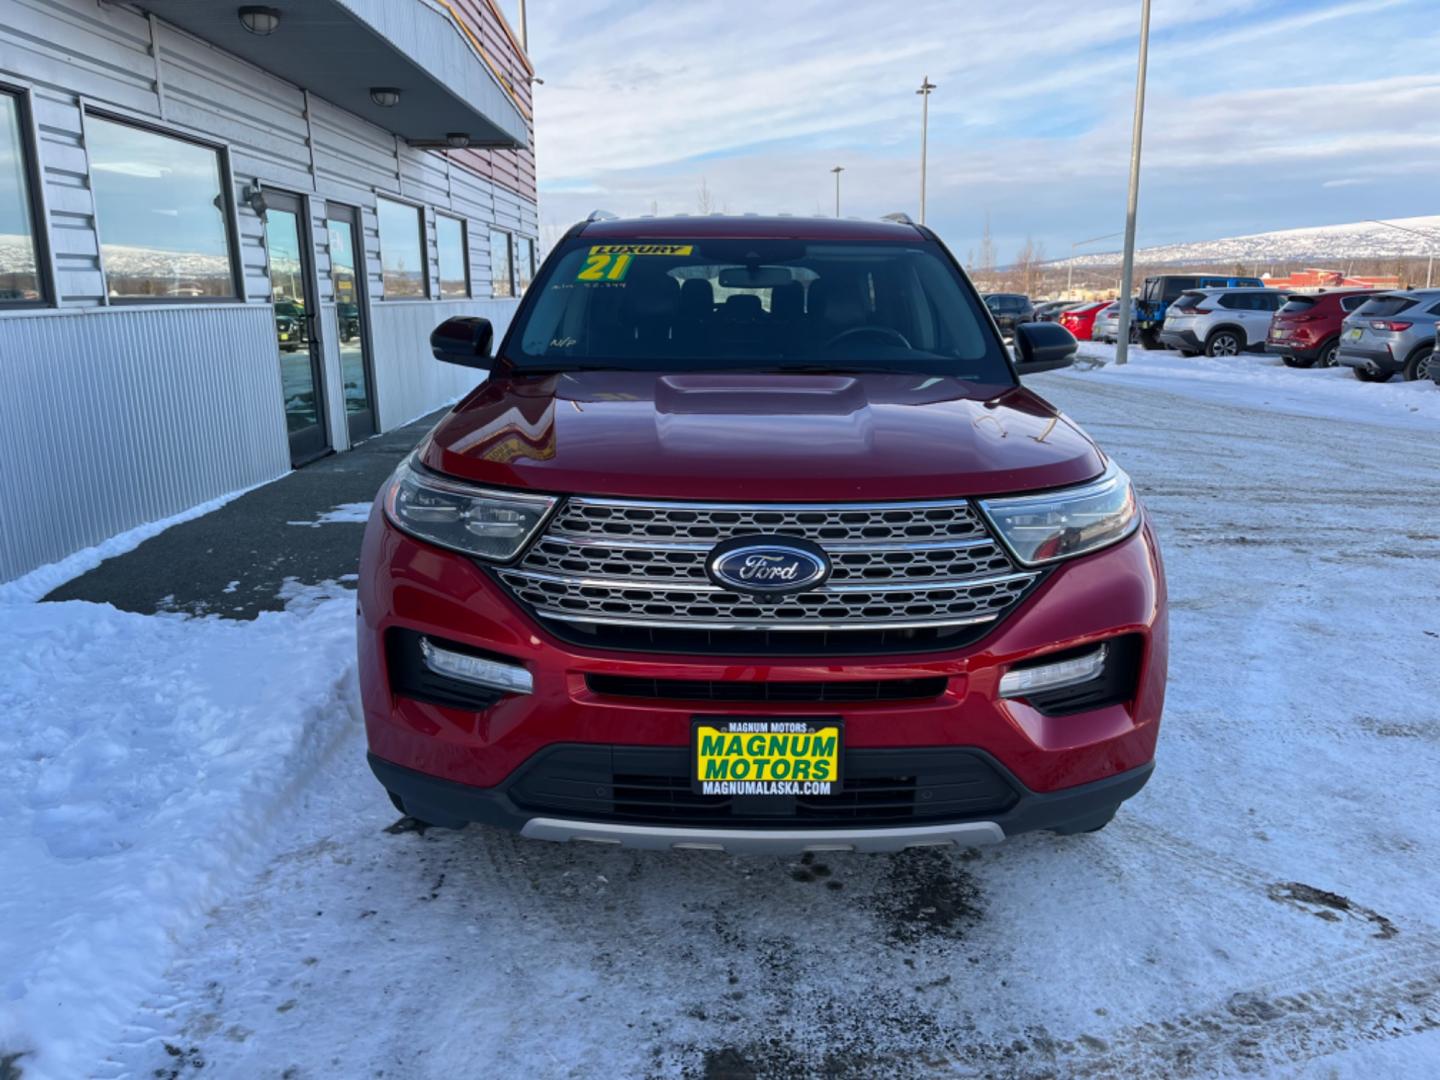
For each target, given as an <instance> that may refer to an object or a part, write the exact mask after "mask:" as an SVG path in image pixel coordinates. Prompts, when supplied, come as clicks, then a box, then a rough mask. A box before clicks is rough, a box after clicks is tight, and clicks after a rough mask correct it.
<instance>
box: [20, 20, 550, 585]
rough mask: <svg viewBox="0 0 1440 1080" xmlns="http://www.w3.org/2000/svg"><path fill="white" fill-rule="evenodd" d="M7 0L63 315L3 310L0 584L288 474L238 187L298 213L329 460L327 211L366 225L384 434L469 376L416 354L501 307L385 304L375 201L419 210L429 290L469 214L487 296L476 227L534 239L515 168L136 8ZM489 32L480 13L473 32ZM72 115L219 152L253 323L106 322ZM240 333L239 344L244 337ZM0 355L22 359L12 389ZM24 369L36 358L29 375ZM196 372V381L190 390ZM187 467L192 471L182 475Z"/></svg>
mask: <svg viewBox="0 0 1440 1080" xmlns="http://www.w3.org/2000/svg"><path fill="white" fill-rule="evenodd" d="M0 4H3V5H4V7H3V10H4V14H3V16H0V75H3V76H4V77H5V78H6V79H7V80H9V81H15V80H18V81H19V82H20V83H21V84H22V85H24V86H28V87H29V88H30V90H31V94H32V99H33V102H34V110H35V118H36V125H37V127H38V129H39V142H40V145H39V147H38V151H39V166H40V169H41V172H42V175H43V178H44V185H45V191H44V195H45V205H46V209H47V213H48V217H49V235H50V241H51V246H52V248H53V250H54V261H55V268H56V285H57V291H58V294H59V304H60V307H61V308H62V309H63V310H62V312H51V313H48V314H44V315H27V314H23V313H18V312H16V313H0V379H3V380H5V392H4V393H3V394H0V418H4V419H5V431H4V432H0V450H3V453H4V457H3V460H4V462H5V463H6V466H7V470H8V472H9V476H10V477H11V479H10V480H9V481H8V482H7V483H5V485H4V487H5V488H6V489H7V490H6V491H5V492H0V496H3V497H0V580H3V579H6V578H9V577H12V576H14V575H15V574H18V573H22V572H24V571H26V570H28V569H31V568H33V567H34V566H36V565H40V564H41V563H44V562H48V561H52V560H53V559H56V558H59V557H61V556H63V555H64V554H67V553H68V552H70V551H73V550H75V549H76V548H77V547H80V546H84V545H86V544H90V543H94V542H96V541H97V540H99V539H102V538H103V537H105V536H108V535H111V534H113V533H114V532H117V531H120V530H123V529H126V528H131V527H133V526H135V525H137V524H140V523H142V522H145V521H148V520H153V519H155V518H156V517H161V516H165V515H167V514H171V513H175V512H176V511H178V510H180V509H183V508H184V507H186V506H189V505H193V504H194V503H196V502H200V501H203V500H205V499H209V498H213V497H215V496H217V495H221V494H223V493H225V492H227V491H231V490H234V489H235V488H237V487H241V486H244V485H246V484H249V483H253V482H255V481H256V480H258V479H264V478H266V477H269V476H273V475H275V474H276V473H277V472H278V471H283V469H284V468H286V467H287V464H288V450H287V448H286V444H285V435H284V424H283V414H282V413H281V403H280V384H279V374H278V359H277V357H276V351H275V342H274V338H273V321H272V318H271V313H270V309H269V300H270V282H269V277H268V269H267V259H266V252H265V238H264V224H263V222H261V220H260V219H259V217H257V216H256V215H255V214H254V212H253V211H252V210H251V209H250V208H249V206H248V205H246V204H245V203H244V202H243V201H242V200H241V198H240V196H241V193H242V191H243V190H244V188H245V187H246V186H247V185H248V184H250V183H251V182H254V181H258V182H259V183H260V184H262V185H263V186H269V187H272V188H276V189H279V190H284V191H292V192H295V193H297V194H301V195H308V196H309V197H310V210H311V220H312V225H313V230H312V236H313V238H314V245H315V250H314V255H315V269H316V272H317V279H318V285H319V290H320V291H319V298H320V301H321V305H322V308H321V310H322V314H323V316H324V323H323V327H324V329H323V335H324V342H325V347H324V354H325V370H326V374H327V386H326V392H327V400H328V401H329V402H330V403H331V428H332V437H333V440H334V445H335V446H336V447H337V448H344V447H345V446H346V445H347V440H346V437H345V431H344V414H343V411H342V409H341V405H342V403H341V398H340V381H339V361H338V350H337V347H336V343H337V335H336V333H335V312H334V308H333V301H334V295H333V288H332V285H331V281H330V257H329V237H328V234H327V232H326V229H325V202H326V201H327V200H330V201H334V202H337V203H344V204H347V205H350V206H354V207H358V208H359V209H360V223H361V234H362V237H361V246H362V248H363V257H364V266H365V274H366V278H367V282H368V293H369V297H370V301H371V303H370V311H371V323H372V332H373V339H374V346H375V356H374V365H375V382H376V386H375V388H374V392H375V397H376V401H377V404H378V409H379V414H380V415H379V423H380V426H381V429H382V430H384V429H386V428H389V427H392V426H394V425H395V424H397V423H400V422H403V421H405V420H408V419H410V418H411V417H413V416H416V415H419V414H421V413H424V412H427V411H429V410H430V409H433V408H435V407H436V406H438V405H439V404H440V403H441V402H443V401H446V400H449V399H450V398H453V397H455V396H457V395H458V394H459V393H461V392H462V391H463V390H464V389H466V388H468V387H469V386H470V385H473V383H474V382H475V381H476V380H475V376H474V375H473V374H472V373H470V372H467V371H465V370H464V369H459V368H454V369H447V368H446V367H445V366H444V365H441V364H438V363H437V362H436V361H435V360H434V359H433V358H432V357H431V356H430V354H429V349H428V338H429V333H430V331H431V329H433V328H434V326H435V325H436V324H437V323H438V322H440V321H441V320H442V319H443V318H445V317H446V316H447V315H449V314H457V313H466V314H473V313H476V312H477V311H478V312H481V313H486V314H489V315H490V316H491V318H493V319H495V321H496V322H497V324H501V325H503V324H505V323H508V320H509V317H510V312H511V310H512V309H513V307H514V304H513V302H509V301H501V302H498V303H497V302H492V301H489V300H488V299H487V300H475V301H463V302H453V303H444V304H441V303H435V302H432V303H417V302H401V303H393V304H389V305H387V304H386V303H385V302H384V300H383V296H382V290H381V275H380V244H379V234H378V230H377V225H376V219H375V213H374V207H375V199H376V195H377V192H378V193H386V194H395V195H399V196H402V197H405V198H409V199H412V200H416V201H421V202H424V203H426V204H427V210H426V220H427V223H428V224H429V228H428V230H427V246H428V248H429V256H430V264H431V265H430V273H431V280H432V289H434V288H435V287H436V282H437V281H438V272H439V268H438V263H437V259H436V251H435V238H434V228H433V226H434V209H436V208H438V209H442V210H447V211H450V212H452V213H456V214H459V215H462V216H464V217H465V219H466V222H467V230H468V234H469V240H470V261H471V284H472V289H473V291H474V292H475V294H476V295H477V296H480V297H487V296H488V294H489V292H490V247H489V239H488V230H489V227H490V225H491V224H492V223H498V225H499V227H502V228H504V229H506V230H507V231H510V232H514V233H519V234H522V235H528V236H535V235H537V234H538V231H539V229H538V217H537V213H536V207H535V201H534V180H533V171H532V172H531V173H530V174H529V175H530V179H529V180H525V179H524V178H523V174H524V170H521V169H513V170H510V171H509V172H505V171H504V170H502V172H503V173H504V175H501V176H500V177H499V180H498V182H491V181H490V180H487V179H485V178H484V177H483V176H482V175H479V174H478V173H477V172H476V171H474V170H473V169H467V168H464V167H461V166H460V164H459V160H458V159H459V156H463V155H461V154H460V152H455V151H451V152H448V154H447V153H446V152H439V151H432V150H419V149H415V148H412V147H409V146H407V145H405V144H404V143H403V142H401V141H399V140H397V139H396V138H395V137H394V136H393V135H392V134H390V133H389V132H386V131H384V130H383V129H381V128H379V127H376V126H375V125H373V124H371V123H369V122H367V121H365V120H362V119H360V118H359V117H357V116H354V115H352V114H350V113H348V112H346V111H345V110H343V109H341V108H339V107H337V106H336V105H334V104H333V103H331V102H328V101H325V100H324V99H321V98H318V97H316V96H315V95H313V94H312V95H307V94H305V92H304V91H303V90H302V89H300V88H299V87H296V86H293V85H291V84H289V83H287V82H284V81H283V80H280V79H277V78H275V77H274V76H272V75H270V74H269V73H268V72H265V71H263V70H261V69H259V68H256V67H254V66H252V65H250V64H248V63H246V62H244V61H242V60H240V59H238V58H236V57H234V56H232V55H230V54H228V53H225V52H223V51H222V50H219V49H217V48H214V47H213V46H211V45H209V44H208V43H206V42H204V41H202V40H200V39H197V38H195V37H192V36H191V35H189V34H187V33H184V32H182V31H180V30H178V29H175V28H174V27H171V26H169V25H168V24H166V23H164V22H163V21H161V20H158V19H157V20H150V19H147V18H146V17H144V16H143V15H141V14H139V13H138V12H137V11H135V10H133V9H130V8H126V7H122V6H119V5H116V4H111V3H97V2H95V0H23V2H22V0H0ZM486 17H487V16H485V15H484V13H483V12H482V13H481V15H480V18H481V21H482V23H483V22H484V19H485V18H486ZM489 18H490V19H491V23H490V24H487V25H486V26H485V27H484V31H485V35H486V36H485V40H486V42H487V43H488V48H489V51H490V53H491V55H492V58H495V59H499V60H501V61H502V62H503V64H504V66H505V70H506V71H507V73H509V75H510V76H511V77H512V81H513V82H514V85H515V87H516V90H517V94H519V95H520V96H521V97H522V99H523V100H524V102H525V107H526V109H527V110H528V100H529V89H530V84H529V80H528V77H525V78H521V77H520V76H521V75H522V74H523V75H526V76H528V69H524V68H523V67H517V63H518V61H517V59H516V57H517V56H518V53H516V52H515V50H514V47H513V45H512V44H509V43H507V42H506V41H502V40H501V37H502V36H503V30H502V29H501V26H500V23H499V22H497V21H494V18H493V13H492V14H491V15H490V16H489ZM152 34H153V41H152ZM497 35H500V36H497ZM152 50H153V51H152ZM507 50H509V52H508V53H507ZM510 54H514V55H510ZM157 63H158V65H159V71H160V76H161V77H160V80H159V83H158V84H157V82H156V78H155V74H156V66H157ZM162 88H163V95H162V93H161V90H162ZM82 104H84V105H88V106H90V107H98V108H102V109H103V108H111V109H118V110H120V111H122V112H125V113H129V114H133V115H135V116H137V117H143V118H146V119H149V120H151V121H153V122H155V123H156V124H157V125H158V126H159V127H161V128H162V129H165V128H169V129H172V130H175V131H176V132H177V133H179V134H189V135H191V136H193V137H196V138H199V139H202V140H205V141H211V142H215V141H219V142H222V143H224V144H225V145H226V147H227V148H228V158H229V162H230V167H231V174H232V178H233V180H234V185H235V192H234V195H235V224H236V231H237V234H238V241H239V245H238V258H239V262H240V265H241V270H242V275H243V295H244V296H245V297H246V298H247V299H248V300H249V301H250V307H249V310H243V309H240V308H236V307H234V306H226V307H209V306H196V307H193V308H184V309H173V308H162V309H157V308H149V307H139V306H135V307H126V308H123V309H120V310H115V311H107V310H106V309H105V308H104V303H105V296H104V293H105V288H104V279H103V276H102V267H101V260H100V257H99V238H98V236H97V234H96V230H95V218H94V202H93V198H92V196H91V192H90V187H89V177H88V165H87V161H86V153H85V143H84V123H83V114H82ZM307 105H308V109H307ZM242 324H243V327H244V329H243V331H241V330H239V329H238V328H239V327H240V326H241V325H242ZM161 343H163V344H164V346H166V347H168V348H169V350H170V351H167V348H162V347H161ZM177 345H178V346H180V347H178V348H177V347H176V346H177ZM12 356H20V357H22V358H23V359H22V361H21V363H20V365H19V369H20V371H19V372H17V373H16V374H15V375H14V377H12V374H11V367H12V362H11V357H12ZM36 357H41V358H45V359H44V362H43V363H40V365H39V367H38V368H37V367H36V366H35V358H36ZM57 357H64V358H65V359H63V360H57ZM192 368H193V371H194V372H200V373H202V374H203V377H201V376H196V375H194V374H192V373H191V371H192ZM21 372H23V374H21ZM182 375H183V376H184V377H183V378H182V377H181V376H182ZM227 380H228V381H227ZM221 403H223V406H224V407H223V408H222V407H221ZM81 417H83V420H82V419H77V418H81ZM42 428H43V429H44V430H43V431H42V430H41V429H42ZM19 431H25V432H30V433H31V435H27V436H26V437H24V438H21V437H19V436H17V435H16V434H15V433H16V432H19ZM197 432H208V433H211V434H212V435H214V433H216V432H224V438H223V443H224V445H225V447H226V451H225V455H224V460H223V461H216V460H212V459H208V458H206V455H205V453H204V452H202V451H203V449H204V448H203V447H202V446H200V445H199V444H195V443H194V442H193V440H192V441H191V442H186V441H185V440H186V439H187V438H190V437H191V435H193V434H194V433H197ZM187 433H189V434H187ZM32 435H33V438H32ZM150 450H156V451H159V452H158V453H156V454H151V453H150V452H149V451H150ZM182 451H183V455H182ZM182 456H188V459H189V460H187V461H185V462H183V463H182V462H181V461H180V459H181V457H182ZM97 460H98V464H97ZM56 473H58V474H60V475H63V476H65V477H69V478H73V479H74V480H75V481H76V482H77V483H78V484H79V485H80V489H79V490H80V492H81V495H80V497H78V498H77V499H76V500H73V501H68V502H65V503H64V504H63V505H61V504H57V505H55V506H53V507H47V506H45V505H42V504H41V503H37V502H36V501H35V500H36V499H37V498H40V496H39V495H38V494H35V493H32V492H29V491H26V492H25V493H24V494H23V497H21V498H18V499H17V498H16V496H15V495H14V492H15V490H16V488H17V483H16V481H15V479H14V478H15V477H30V476H35V475H42V474H46V475H48V474H56ZM87 478H89V479H87ZM92 481H93V483H92ZM87 485H89V486H87ZM37 515H38V516H37ZM47 515H48V516H49V518H50V520H46V517H47ZM37 521H44V522H45V523H44V524H43V525H39V524H36V522H37Z"/></svg>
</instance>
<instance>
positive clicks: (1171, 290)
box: [1135, 274, 1265, 349]
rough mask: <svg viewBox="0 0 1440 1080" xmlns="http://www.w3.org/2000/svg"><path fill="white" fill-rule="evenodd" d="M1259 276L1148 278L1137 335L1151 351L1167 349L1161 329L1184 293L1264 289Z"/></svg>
mask: <svg viewBox="0 0 1440 1080" xmlns="http://www.w3.org/2000/svg"><path fill="white" fill-rule="evenodd" d="M1264 284H1265V283H1264V282H1263V281H1261V280H1260V279H1259V278H1257V277H1225V276H1224V275H1223V274H1221V275H1213V274H1165V275H1162V276H1160V277H1147V278H1146V279H1145V285H1144V287H1143V288H1142V289H1141V290H1140V300H1139V302H1138V303H1137V304H1136V305H1135V325H1136V327H1137V328H1138V329H1137V331H1136V333H1137V336H1138V337H1139V339H1140V344H1141V345H1143V346H1144V347H1145V348H1147V349H1163V348H1164V347H1165V346H1164V345H1162V344H1161V342H1160V327H1161V325H1162V324H1163V323H1164V322H1165V310H1166V309H1167V308H1168V307H1169V306H1170V304H1171V302H1172V301H1173V300H1175V298H1176V297H1178V296H1179V295H1180V294H1181V293H1183V292H1189V291H1190V290H1191V289H1238V288H1241V287H1250V288H1256V287H1263V286H1264Z"/></svg>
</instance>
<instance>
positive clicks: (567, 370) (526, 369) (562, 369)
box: [510, 363, 640, 375]
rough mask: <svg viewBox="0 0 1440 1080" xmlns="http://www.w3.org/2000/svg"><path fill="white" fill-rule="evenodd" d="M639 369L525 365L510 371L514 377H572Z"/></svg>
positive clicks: (578, 365) (618, 365) (570, 364)
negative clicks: (585, 373)
mask: <svg viewBox="0 0 1440 1080" xmlns="http://www.w3.org/2000/svg"><path fill="white" fill-rule="evenodd" d="M639 370H640V369H639V368H632V367H626V366H625V365H623V364H586V363H569V364H555V365H553V366H552V365H549V364H535V365H531V364H525V365H524V366H520V365H516V366H514V367H512V368H511V369H510V374H512V375H570V374H573V373H574V372H577V371H639Z"/></svg>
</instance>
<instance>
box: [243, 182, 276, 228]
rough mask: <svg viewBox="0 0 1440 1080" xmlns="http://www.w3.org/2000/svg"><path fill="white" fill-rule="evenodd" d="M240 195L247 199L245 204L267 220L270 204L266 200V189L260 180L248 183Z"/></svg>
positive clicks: (262, 218) (257, 215)
mask: <svg viewBox="0 0 1440 1080" xmlns="http://www.w3.org/2000/svg"><path fill="white" fill-rule="evenodd" d="M240 197H241V199H243V200H244V201H245V205H246V206H248V207H250V209H251V210H253V211H254V212H255V216H256V217H258V218H259V219H260V220H261V221H265V220H267V218H266V211H268V210H269V209H270V205H269V203H267V202H266V201H265V189H264V188H262V187H261V186H260V181H259V180H256V181H255V182H254V183H253V184H249V185H247V186H246V188H245V190H244V191H243V192H242V193H241V195H240Z"/></svg>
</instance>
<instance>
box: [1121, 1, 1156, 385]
mask: <svg viewBox="0 0 1440 1080" xmlns="http://www.w3.org/2000/svg"><path fill="white" fill-rule="evenodd" d="M1149 58H1150V0H1140V61H1139V63H1138V64H1137V65H1136V72H1135V122H1134V126H1133V127H1132V128H1131V131H1130V198H1129V200H1128V201H1127V202H1126V204H1125V259H1124V262H1123V268H1122V269H1121V271H1120V325H1119V327H1118V328H1117V331H1116V338H1117V340H1116V342H1115V363H1117V364H1124V363H1126V362H1127V361H1128V360H1129V359H1130V315H1131V312H1130V279H1131V278H1132V277H1134V275H1135V211H1136V208H1137V207H1138V206H1139V204H1140V131H1141V128H1143V127H1144V125H1145V66H1146V64H1147V63H1148V61H1149Z"/></svg>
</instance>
